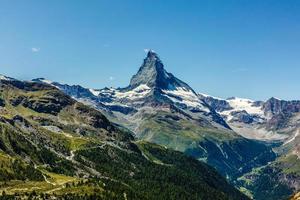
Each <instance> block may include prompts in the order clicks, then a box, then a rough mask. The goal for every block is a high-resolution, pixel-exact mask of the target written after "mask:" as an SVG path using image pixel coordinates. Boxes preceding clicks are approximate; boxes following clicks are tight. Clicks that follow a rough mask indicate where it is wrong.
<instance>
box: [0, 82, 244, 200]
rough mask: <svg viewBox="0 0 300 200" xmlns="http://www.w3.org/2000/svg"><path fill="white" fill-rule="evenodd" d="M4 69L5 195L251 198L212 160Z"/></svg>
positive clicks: (0, 181) (1, 148)
mask: <svg viewBox="0 0 300 200" xmlns="http://www.w3.org/2000/svg"><path fill="white" fill-rule="evenodd" d="M0 77H1V78H0V100H1V101H0V102H1V104H0V165H1V169H0V193H1V194H2V195H1V199H35V198H40V199H248V198H247V197H246V196H245V195H243V194H241V193H240V192H239V191H238V190H236V189H235V188H234V187H232V186H230V185H229V184H228V183H227V181H226V180H225V179H224V178H223V177H222V176H220V175H219V174H218V173H217V172H216V171H215V170H214V169H213V168H211V167H209V166H208V165H206V164H204V163H202V162H199V161H197V160H195V159H192V158H190V157H187V156H185V155H184V154H183V153H180V152H176V151H173V150H171V149H166V148H164V147H161V146H159V145H155V144H151V143H148V142H145V141H136V140H135V139H134V137H133V136H132V133H131V132H130V131H128V130H127V129H125V128H123V127H121V126H118V125H117V124H115V123H112V122H111V121H109V120H108V119H107V118H106V117H105V116H104V115H103V114H102V113H101V112H100V111H98V110H96V109H93V108H91V107H90V106H87V105H84V104H82V103H80V102H78V101H76V100H75V99H74V98H71V97H70V96H68V95H66V94H64V93H63V92H62V91H60V90H58V89H57V86H55V87H54V86H53V85H52V83H50V82H48V83H47V84H44V83H38V82H33V81H30V82H22V81H18V80H16V79H11V78H7V77H4V76H0ZM79 88H80V87H77V89H78V90H77V91H82V90H81V89H79ZM73 92H74V94H77V92H75V90H73ZM79 93H80V94H87V93H85V92H82V93H81V92H79Z"/></svg>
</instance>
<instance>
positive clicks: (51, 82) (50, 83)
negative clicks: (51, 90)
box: [40, 79, 53, 85]
mask: <svg viewBox="0 0 300 200" xmlns="http://www.w3.org/2000/svg"><path fill="white" fill-rule="evenodd" d="M40 80H41V81H42V82H43V83H47V84H49V85H52V84H53V81H50V80H47V79H40Z"/></svg>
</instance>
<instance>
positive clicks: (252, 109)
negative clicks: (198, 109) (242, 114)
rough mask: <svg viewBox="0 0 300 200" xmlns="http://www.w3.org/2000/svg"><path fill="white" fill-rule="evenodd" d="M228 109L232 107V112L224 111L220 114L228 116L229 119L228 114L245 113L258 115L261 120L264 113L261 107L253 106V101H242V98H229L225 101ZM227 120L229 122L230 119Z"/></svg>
mask: <svg viewBox="0 0 300 200" xmlns="http://www.w3.org/2000/svg"><path fill="white" fill-rule="evenodd" d="M226 101H227V102H228V103H229V105H230V107H232V108H233V109H232V110H225V111H223V112H221V113H220V114H222V115H225V116H228V117H229V118H230V113H231V112H233V111H243V110H244V111H246V112H247V113H248V114H250V115H258V116H260V117H262V118H264V111H263V109H262V107H261V106H255V105H254V101H253V100H250V99H243V98H237V97H234V98H230V99H227V100H226ZM229 118H228V119H227V120H230V119H229Z"/></svg>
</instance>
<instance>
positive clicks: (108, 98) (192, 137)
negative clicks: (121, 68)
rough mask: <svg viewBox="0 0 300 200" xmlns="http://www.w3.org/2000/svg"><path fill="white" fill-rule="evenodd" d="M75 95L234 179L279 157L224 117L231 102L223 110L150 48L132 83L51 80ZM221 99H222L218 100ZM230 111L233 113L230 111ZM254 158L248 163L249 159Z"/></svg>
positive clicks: (144, 136) (138, 133) (148, 137)
mask: <svg viewBox="0 0 300 200" xmlns="http://www.w3.org/2000/svg"><path fill="white" fill-rule="evenodd" d="M33 81H37V82H43V83H45V84H51V85H53V86H55V87H57V88H59V89H61V90H62V91H64V92H65V93H67V94H69V95H70V96H72V97H73V98H75V99H77V100H78V101H81V102H83V103H85V104H89V105H92V106H94V107H95V108H97V109H98V110H101V111H102V112H103V113H104V114H105V115H106V116H107V117H108V118H109V119H110V120H112V121H113V122H115V123H118V124H121V125H122V126H123V127H125V128H127V129H130V130H131V131H132V132H134V134H135V136H136V137H137V138H138V139H140V140H146V141H149V142H153V143H157V144H160V145H163V146H166V147H169V148H173V149H175V150H178V151H182V152H185V153H186V154H188V155H190V156H193V157H195V158H196V159H199V160H204V161H206V162H207V163H209V164H211V165H213V166H214V167H216V168H217V169H218V170H219V171H220V172H221V173H222V174H223V175H225V176H228V177H229V178H234V177H236V176H239V175H240V174H242V173H244V172H247V171H249V170H250V169H251V168H252V167H257V166H261V165H263V164H266V163H267V162H268V161H270V160H273V159H274V157H275V155H274V153H273V152H272V150H271V149H270V148H269V147H267V146H265V145H264V144H261V143H259V142H256V141H250V140H248V139H245V138H243V137H241V136H240V135H238V134H237V133H236V132H234V131H233V130H232V128H231V127H230V126H229V125H228V123H227V122H226V120H225V119H226V118H225V117H222V114H224V113H222V112H221V110H222V111H223V112H226V111H227V110H228V109H232V105H231V104H234V101H232V102H231V104H230V103H229V102H228V101H223V103H224V105H223V106H222V107H221V106H219V109H220V110H219V109H217V108H216V107H215V106H214V105H211V104H210V103H209V102H206V99H203V98H201V97H200V95H198V94H197V93H196V92H195V91H194V90H193V89H192V88H191V87H190V86H189V85H188V84H187V83H185V82H183V81H181V80H179V79H178V78H176V77H175V76H174V75H173V74H171V73H169V72H167V71H166V70H165V67H164V65H163V63H162V61H161V60H160V58H159V56H158V55H157V54H156V53H155V52H154V51H149V52H148V53H147V56H146V58H145V59H144V61H143V63H142V65H141V67H140V68H139V70H138V72H137V73H136V74H135V75H134V76H133V77H132V78H131V81H130V83H129V85H128V86H127V87H124V88H103V89H87V88H83V87H81V86H78V85H75V86H70V85H66V84H60V83H56V82H52V81H48V80H45V79H35V80H33ZM217 103H218V102H217ZM228 116H229V115H228ZM247 163H248V164H247Z"/></svg>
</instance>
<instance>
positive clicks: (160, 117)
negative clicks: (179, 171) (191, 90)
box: [136, 111, 276, 181]
mask: <svg viewBox="0 0 300 200" xmlns="http://www.w3.org/2000/svg"><path fill="white" fill-rule="evenodd" d="M201 123H202V122H197V121H195V120H188V119H185V118H183V117H180V116H178V113H172V112H162V111H158V112H155V113H153V114H148V115H145V116H144V118H143V119H142V120H141V123H140V125H139V126H138V129H137V130H136V132H137V133H138V138H139V139H140V140H146V141H149V142H153V143H156V144H159V145H162V146H166V147H168V148H172V149H175V150H178V151H181V152H184V153H185V154H187V155H189V156H192V157H194V158H196V159H198V160H202V161H205V162H206V163H208V164H210V165H211V166H213V167H215V168H216V169H217V170H218V171H219V172H220V173H222V174H223V175H224V176H226V177H228V179H230V180H232V181H234V180H235V178H237V177H239V176H241V175H242V174H244V173H247V172H249V171H251V169H252V168H255V167H259V166H263V165H266V164H267V163H268V162H269V161H273V160H274V159H275V157H276V155H275V153H274V152H273V151H272V149H271V148H270V147H268V146H266V145H265V144H263V143H260V142H257V141H252V140H247V139H245V138H242V137H240V136H239V135H237V134H236V133H234V132H233V131H231V130H228V129H216V128H213V127H211V128H210V127H206V128H204V127H203V126H201Z"/></svg>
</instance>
